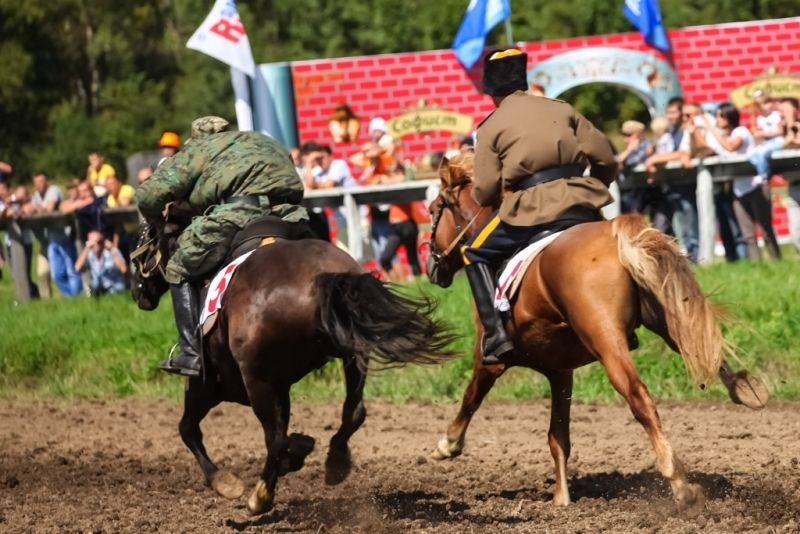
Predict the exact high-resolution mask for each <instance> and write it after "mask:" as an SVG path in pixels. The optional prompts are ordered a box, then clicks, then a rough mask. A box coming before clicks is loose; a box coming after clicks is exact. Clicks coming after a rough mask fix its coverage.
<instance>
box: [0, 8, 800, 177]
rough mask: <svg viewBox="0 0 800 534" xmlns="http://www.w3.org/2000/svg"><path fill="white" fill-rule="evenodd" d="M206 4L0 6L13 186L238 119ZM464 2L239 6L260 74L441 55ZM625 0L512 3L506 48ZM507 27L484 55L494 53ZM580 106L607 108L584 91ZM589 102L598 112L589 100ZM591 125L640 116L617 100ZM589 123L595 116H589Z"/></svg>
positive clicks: (711, 12)
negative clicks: (289, 64) (98, 156)
mask: <svg viewBox="0 0 800 534" xmlns="http://www.w3.org/2000/svg"><path fill="white" fill-rule="evenodd" d="M212 4H213V2H212V0H137V1H136V2H120V1H118V0H26V1H24V2H20V1H19V0H0V31H1V32H2V37H1V38H0V65H2V66H3V76H2V81H0V117H1V118H2V120H0V160H3V161H7V162H9V163H11V164H12V165H14V167H15V179H16V180H17V181H23V180H27V177H29V176H30V175H31V173H32V172H35V171H40V170H43V171H45V172H48V173H49V174H51V175H52V176H54V177H56V178H68V177H73V176H82V175H83V174H84V172H85V168H86V155H87V154H88V152H90V151H91V150H101V151H103V152H104V153H105V154H106V157H107V159H108V160H110V161H111V162H112V163H113V164H114V166H115V167H116V168H117V169H119V170H120V171H121V170H122V169H124V160H125V157H126V156H128V155H130V154H131V153H133V152H136V151H139V150H147V149H152V148H155V145H156V143H157V140H158V138H159V135H160V134H161V132H162V131H163V130H166V129H171V130H175V131H177V132H180V133H181V134H182V136H183V137H184V138H185V136H186V134H187V132H188V129H189V124H190V122H191V120H192V119H194V118H196V117H198V116H201V115H207V114H216V115H221V116H223V117H226V118H228V119H230V120H233V119H234V110H233V95H232V90H231V86H230V79H229V74H228V69H227V68H226V67H225V66H224V65H222V64H221V63H219V62H218V61H216V60H214V59H212V58H209V57H207V56H205V55H203V54H201V53H199V52H196V51H193V50H188V49H187V48H186V47H185V44H186V41H187V40H188V39H189V37H190V36H191V34H192V33H193V32H194V31H195V29H196V28H197V27H198V26H199V25H200V23H201V22H202V20H203V19H204V18H205V16H206V15H207V13H208V11H209V10H210V8H211V5H212ZM467 4H468V2H467V0H437V1H436V2H431V1H430V0H358V1H354V0H339V1H336V0H291V1H289V0H284V1H279V0H239V1H238V2H237V5H238V8H239V12H240V14H241V17H242V20H243V22H244V24H245V27H246V28H247V32H248V36H249V39H250V44H251V47H252V49H253V55H254V56H255V60H256V62H257V63H265V62H272V61H291V60H300V59H310V58H323V57H339V56H349V55H365V54H380V53H392V52H406V51H417V50H431V49H442V48H449V47H450V44H451V42H452V39H453V36H454V35H455V32H456V30H457V29H458V26H459V23H460V21H461V18H462V16H463V14H464V11H465V9H466V6H467ZM660 4H661V10H662V15H663V18H664V22H665V24H666V26H667V27H668V28H670V27H684V26H691V25H698V24H714V23H721V22H732V21H744V20H757V19H768V18H781V17H790V16H795V15H796V14H797V4H796V0H750V1H744V0H717V1H715V2H707V1H706V0H661V2H660ZM622 5H623V2H622V0H560V1H558V2H552V1H551V0H511V7H512V17H511V22H512V25H513V31H514V39H515V40H517V41H540V40H547V39H560V38H566V37H574V36H581V35H595V34H605V33H614V32H623V31H631V30H632V27H631V25H630V23H629V22H628V21H627V19H625V17H624V16H623V14H622ZM504 41H505V32H504V30H503V28H502V25H501V26H500V27H498V28H496V29H495V30H494V31H493V32H492V34H491V35H490V36H489V38H488V40H487V42H488V44H490V45H491V44H498V45H499V44H502V43H504ZM589 90H590V91H595V92H596V95H594V94H591V93H590V95H589V96H588V97H587V96H586V95H585V94H584V96H583V98H581V99H580V100H581V101H582V102H584V104H581V106H585V107H591V106H592V105H593V104H592V103H593V102H595V103H596V102H600V101H602V102H604V103H605V101H607V100H608V98H607V97H606V98H605V99H603V98H602V94H601V90H599V89H597V88H594V89H591V87H590V88H589ZM594 96H597V98H594ZM613 100H614V102H612V103H611V105H610V106H608V105H603V106H601V108H599V109H598V112H600V113H601V114H605V115H606V116H607V117H610V118H613V117H614V116H615V115H617V114H619V113H620V110H628V111H630V110H633V112H635V111H636V109H637V108H636V106H637V105H639V106H641V105H640V104H638V103H637V99H636V97H635V96H633V95H631V94H620V95H619V97H616V96H615V97H614V99H613ZM582 111H588V112H590V114H591V110H588V109H587V110H583V109H582Z"/></svg>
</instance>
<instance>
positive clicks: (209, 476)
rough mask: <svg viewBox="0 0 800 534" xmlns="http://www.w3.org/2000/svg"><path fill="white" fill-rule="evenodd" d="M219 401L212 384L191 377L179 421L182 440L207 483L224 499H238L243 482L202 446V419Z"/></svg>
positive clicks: (242, 489)
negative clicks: (222, 466) (210, 456)
mask: <svg viewBox="0 0 800 534" xmlns="http://www.w3.org/2000/svg"><path fill="white" fill-rule="evenodd" d="M220 402H221V399H220V397H219V395H218V394H217V392H216V390H215V389H214V386H213V385H212V384H210V383H204V382H203V379H202V378H200V377H192V378H189V384H188V387H187V388H186V393H185V394H184V401H183V417H181V421H180V423H179V424H178V430H179V432H180V434H181V439H183V442H184V443H185V444H186V446H187V447H188V448H189V450H190V451H192V454H194V457H195V458H196V459H197V463H198V464H200V469H201V470H202V471H203V476H204V477H205V479H206V484H208V485H210V486H211V487H212V488H214V490H216V492H217V493H219V494H220V495H222V496H223V497H225V498H228V499H238V498H239V497H241V495H242V493H244V483H243V482H242V481H241V480H240V479H239V478H238V477H237V476H236V475H234V474H233V473H231V472H230V471H225V470H222V471H220V470H219V468H218V467H217V466H216V465H215V464H214V462H212V461H211V459H210V458H209V457H208V453H207V452H206V448H205V446H204V445H203V432H202V431H201V430H200V421H202V420H203V418H204V417H205V416H206V415H207V414H208V412H209V410H211V409H212V408H213V407H214V406H216V405H218V404H219V403H220Z"/></svg>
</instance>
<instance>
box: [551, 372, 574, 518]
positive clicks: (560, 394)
mask: <svg viewBox="0 0 800 534" xmlns="http://www.w3.org/2000/svg"><path fill="white" fill-rule="evenodd" d="M547 379H548V380H549V381H550V396H551V398H552V403H553V404H552V406H551V407H550V430H549V432H548V434H547V442H548V444H549V445H550V453H551V454H552V455H553V462H555V467H556V489H555V493H554V494H553V504H556V505H560V506H566V505H567V504H569V503H570V498H569V488H568V487H567V460H568V459H569V451H570V443H569V412H570V406H571V404H572V371H554V372H550V373H547Z"/></svg>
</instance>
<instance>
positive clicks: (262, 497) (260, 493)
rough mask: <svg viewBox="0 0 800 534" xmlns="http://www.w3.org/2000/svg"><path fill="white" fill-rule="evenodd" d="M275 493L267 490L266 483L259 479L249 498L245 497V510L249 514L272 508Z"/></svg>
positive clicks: (261, 512)
mask: <svg viewBox="0 0 800 534" xmlns="http://www.w3.org/2000/svg"><path fill="white" fill-rule="evenodd" d="M274 501H275V495H274V494H273V493H271V492H270V491H268V490H267V484H266V483H265V482H264V481H263V480H259V481H258V483H257V484H256V487H255V489H254V490H253V493H251V494H250V498H249V499H247V510H248V511H249V512H250V514H251V515H259V514H263V513H264V512H268V511H269V510H271V509H272V505H273V502H274Z"/></svg>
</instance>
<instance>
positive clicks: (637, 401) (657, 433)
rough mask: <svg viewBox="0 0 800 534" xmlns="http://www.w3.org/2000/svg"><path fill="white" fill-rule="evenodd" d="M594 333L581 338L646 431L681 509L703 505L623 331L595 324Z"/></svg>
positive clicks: (611, 326) (659, 467) (659, 464)
mask: <svg viewBox="0 0 800 534" xmlns="http://www.w3.org/2000/svg"><path fill="white" fill-rule="evenodd" d="M594 333H595V335H594V336H581V338H582V340H584V343H586V345H587V346H588V347H589V348H590V349H591V350H592V351H593V352H594V353H595V354H596V355H597V356H598V358H599V359H600V362H601V363H602V364H603V366H604V367H605V369H606V374H607V375H608V378H609V380H610V381H611V384H612V385H613V386H614V389H616V390H617V391H618V392H619V394H620V395H622V396H623V397H624V398H625V400H626V401H627V403H628V406H629V407H630V409H631V412H632V413H633V416H634V417H635V418H636V420H637V421H639V423H640V424H641V425H642V426H643V427H644V429H645V431H646V432H647V435H648V437H649V438H650V442H651V443H652V445H653V449H654V450H655V453H656V466H657V467H658V470H659V471H660V472H661V474H662V475H664V477H666V478H667V480H669V483H670V486H671V487H672V494H673V496H674V497H675V500H676V501H677V503H678V509H684V508H687V507H689V506H692V505H695V504H697V503H699V502H702V499H703V492H702V490H701V489H700V487H699V486H696V485H694V484H689V481H688V480H687V478H686V469H685V468H684V467H683V464H682V463H681V461H680V460H679V459H678V457H677V455H676V454H675V453H674V452H673V451H672V447H671V446H670V444H669V442H668V441H667V437H666V435H665V434H664V430H663V428H662V427H661V419H660V418H659V416H658V411H657V410H656V406H655V403H654V402H653V399H652V397H650V393H649V392H648V391H647V387H645V385H644V384H643V383H642V381H641V379H640V378H639V375H638V373H637V372H636V367H635V366H634V364H633V360H631V356H630V352H628V340H627V339H626V337H625V333H624V329H623V328H615V327H614V326H613V325H608V324H603V325H601V324H595V330H594Z"/></svg>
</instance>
